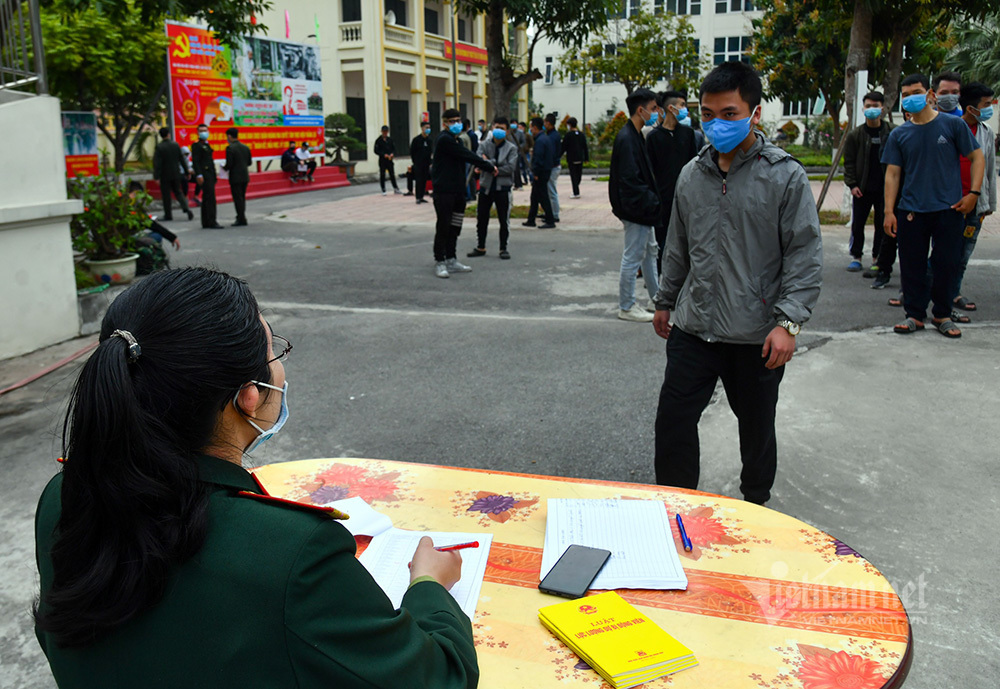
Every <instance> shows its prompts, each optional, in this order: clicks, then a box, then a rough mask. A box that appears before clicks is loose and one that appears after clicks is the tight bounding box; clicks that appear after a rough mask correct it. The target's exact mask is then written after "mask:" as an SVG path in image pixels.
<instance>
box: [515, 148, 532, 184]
mask: <svg viewBox="0 0 1000 689" xmlns="http://www.w3.org/2000/svg"><path fill="white" fill-rule="evenodd" d="M514 181H515V182H516V183H517V184H516V185H515V186H518V187H523V186H524V185H525V184H528V183H529V182H530V181H531V170H529V169H528V157H527V156H526V155H525V154H524V153H521V154H519V155H518V156H517V170H516V171H515V172H514Z"/></svg>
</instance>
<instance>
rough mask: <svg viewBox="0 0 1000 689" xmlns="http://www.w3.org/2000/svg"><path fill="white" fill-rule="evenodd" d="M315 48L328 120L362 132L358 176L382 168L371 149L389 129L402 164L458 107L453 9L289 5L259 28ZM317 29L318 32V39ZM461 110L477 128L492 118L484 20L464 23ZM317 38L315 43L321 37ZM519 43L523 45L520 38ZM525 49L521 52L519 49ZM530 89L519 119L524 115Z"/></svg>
mask: <svg viewBox="0 0 1000 689" xmlns="http://www.w3.org/2000/svg"><path fill="white" fill-rule="evenodd" d="M286 10H287V11H288V19H289V27H290V31H289V33H288V36H287V38H288V39H289V40H292V41H299V42H302V43H311V42H316V44H317V45H318V46H319V48H320V59H321V68H322V76H323V103H324V105H323V109H324V111H325V114H330V113H334V112H346V113H347V114H348V115H351V116H352V117H353V118H354V119H355V120H356V121H357V123H358V125H359V126H360V127H361V129H362V131H363V135H362V136H360V137H359V138H363V140H364V141H365V144H366V146H365V150H363V151H357V152H354V153H352V154H351V159H352V160H357V161H358V166H357V169H358V171H359V172H373V171H376V170H377V169H378V164H377V161H376V159H375V156H374V154H373V153H372V151H371V149H372V146H373V144H374V141H375V139H376V137H378V136H379V132H380V130H381V128H382V126H383V125H388V126H389V129H390V136H392V138H393V140H394V141H395V142H396V147H397V150H398V151H399V154H400V155H401V156H408V155H409V142H410V139H412V138H413V137H414V136H416V135H417V134H418V133H419V126H420V121H421V120H422V119H424V118H425V117H426V118H427V119H428V121H429V122H430V123H431V128H432V131H433V132H435V133H436V132H437V131H438V130H439V129H440V128H441V113H442V112H443V111H444V110H445V109H447V108H449V107H453V105H454V103H455V97H454V84H453V76H452V60H451V52H450V46H451V38H452V26H451V21H452V4H451V3H443V2H441V0H335V1H333V2H322V3H320V2H314V1H308V0H287V2H285V3H282V4H281V6H280V9H279V8H278V7H277V6H275V7H274V8H273V9H272V10H271V11H270V12H267V13H265V14H264V15H263V16H262V17H261V20H262V22H263V23H264V24H266V25H267V26H268V29H269V30H268V35H269V36H270V37H272V38H286V36H285V31H284V30H283V29H284V27H285V11H286ZM317 28H318V32H317ZM454 28H455V38H456V41H455V42H456V43H458V44H459V50H458V54H457V58H458V60H457V62H458V99H457V100H458V103H459V109H460V110H461V111H462V115H463V116H464V117H467V118H469V119H470V120H472V122H473V123H475V122H476V121H477V120H479V119H488V118H489V115H490V113H491V110H490V108H489V103H488V95H487V82H488V80H487V74H486V73H487V70H486V47H485V43H484V36H485V27H484V20H483V16H482V15H480V16H468V15H459V16H458V17H457V18H456V21H455V27H454ZM317 33H318V35H317ZM518 34H520V35H519V36H518V37H517V38H518V39H521V40H523V30H519V31H518ZM522 45H523V44H522ZM525 94H526V89H522V92H521V95H520V96H519V103H518V113H517V114H518V115H519V116H520V117H524V116H526V115H527V96H526V95H525Z"/></svg>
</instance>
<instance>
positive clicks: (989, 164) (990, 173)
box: [976, 122, 997, 215]
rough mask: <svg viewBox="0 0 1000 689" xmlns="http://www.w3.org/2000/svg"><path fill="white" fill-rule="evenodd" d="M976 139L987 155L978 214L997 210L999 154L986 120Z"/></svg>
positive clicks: (977, 208) (981, 124)
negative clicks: (997, 166)
mask: <svg viewBox="0 0 1000 689" xmlns="http://www.w3.org/2000/svg"><path fill="white" fill-rule="evenodd" d="M976 141H978V142H979V148H981V149H982V151H983V155H984V156H985V157H986V169H985V170H984V171H983V188H982V189H980V190H979V191H980V192H981V193H980V195H979V201H978V202H976V214H978V215H983V214H984V213H996V212H997V170H996V165H997V154H996V148H995V147H994V144H993V130H992V129H990V128H989V126H988V125H987V124H986V123H985V122H980V123H979V127H978V128H977V131H976Z"/></svg>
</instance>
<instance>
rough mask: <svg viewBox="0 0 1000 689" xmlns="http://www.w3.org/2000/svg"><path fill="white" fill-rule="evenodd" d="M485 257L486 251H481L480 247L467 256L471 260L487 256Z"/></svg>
mask: <svg viewBox="0 0 1000 689" xmlns="http://www.w3.org/2000/svg"><path fill="white" fill-rule="evenodd" d="M485 255H486V249H480V248H479V247H478V246H477V247H475V248H474V249H473V250H472V251H470V252H469V253H467V254H466V256H468V257H469V258H475V257H476V256H485Z"/></svg>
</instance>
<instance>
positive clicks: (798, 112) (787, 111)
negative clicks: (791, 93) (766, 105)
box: [781, 98, 816, 117]
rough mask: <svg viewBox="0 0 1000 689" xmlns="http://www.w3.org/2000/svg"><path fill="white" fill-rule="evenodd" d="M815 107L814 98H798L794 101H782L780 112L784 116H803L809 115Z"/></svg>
mask: <svg viewBox="0 0 1000 689" xmlns="http://www.w3.org/2000/svg"><path fill="white" fill-rule="evenodd" d="M815 107H816V99H815V98H810V99H809V100H800V101H798V102H794V103H782V104H781V114H782V115H783V116H784V117H805V116H808V115H811V114H812V112H813V109H814V108H815Z"/></svg>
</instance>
